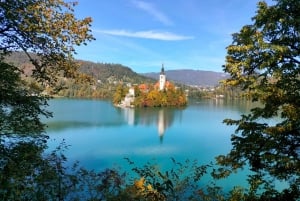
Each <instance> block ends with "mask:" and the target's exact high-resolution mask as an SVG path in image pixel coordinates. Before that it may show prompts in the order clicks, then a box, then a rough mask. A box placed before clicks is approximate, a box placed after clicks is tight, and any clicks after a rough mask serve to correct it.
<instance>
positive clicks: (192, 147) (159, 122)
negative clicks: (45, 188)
mask: <svg viewBox="0 0 300 201" xmlns="http://www.w3.org/2000/svg"><path fill="white" fill-rule="evenodd" d="M250 108H251V104H250V103H246V102H239V101H226V100H223V99H221V100H220V99H216V100H200V101H190V102H189V105H188V106H187V107H186V108H182V109H178V108H135V109H134V108H116V107H114V106H113V105H112V103H111V102H110V101H103V100H82V99H80V100H78V99H53V100H50V101H49V110H50V111H52V112H53V115H54V117H53V118H50V119H47V120H45V122H46V123H47V125H48V129H47V133H48V135H49V136H50V141H49V147H50V148H54V147H55V146H57V145H58V144H59V143H60V142H62V141H63V140H65V141H66V144H68V145H70V147H69V148H68V150H67V151H66V152H65V154H66V156H67V158H68V159H69V160H70V161H79V162H80V164H81V165H82V166H84V167H86V168H88V169H95V170H103V169H105V168H107V167H113V166H120V167H122V168H124V169H126V165H127V162H126V160H124V157H128V158H130V159H131V160H133V161H135V162H136V163H140V164H145V163H146V162H147V161H150V160H155V161H156V162H157V163H158V165H160V166H161V167H162V168H165V167H166V166H168V165H169V164H170V162H171V161H170V159H171V157H173V158H175V159H176V160H177V161H184V160H186V159H190V160H194V159H196V160H198V161H199V162H200V163H203V164H207V163H209V162H210V161H213V160H214V157H215V156H217V155H219V154H226V153H227V152H228V151H229V150H230V148H231V144H230V135H231V134H232V133H234V130H235V128H234V127H230V126H226V125H225V124H223V123H222V121H223V120H224V119H225V118H233V119H238V118H239V117H240V115H241V114H242V113H245V112H247V111H249V109H250ZM241 175H243V176H241ZM245 180H246V177H245V172H244V173H241V174H239V175H235V176H232V177H231V178H230V182H228V181H223V185H224V186H225V187H226V186H228V187H231V186H232V185H233V184H235V185H243V184H245Z"/></svg>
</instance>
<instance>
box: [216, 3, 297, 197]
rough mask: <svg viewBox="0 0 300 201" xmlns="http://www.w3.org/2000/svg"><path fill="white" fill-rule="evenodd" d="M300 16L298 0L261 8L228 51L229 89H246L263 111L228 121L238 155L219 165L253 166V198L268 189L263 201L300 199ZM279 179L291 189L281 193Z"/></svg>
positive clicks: (223, 159) (234, 152)
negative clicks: (277, 182) (232, 126)
mask: <svg viewBox="0 0 300 201" xmlns="http://www.w3.org/2000/svg"><path fill="white" fill-rule="evenodd" d="M299 13H300V1H298V0H276V3H275V4H274V5H272V6H268V5H267V4H266V3H265V2H259V3H258V10H257V14H256V16H255V17H254V18H253V20H254V23H253V24H251V25H246V26H244V27H243V28H242V29H241V30H240V32H239V33H235V34H234V35H233V43H232V45H230V46H228V47H227V57H226V64H225V66H224V70H225V72H228V73H230V75H231V78H230V79H228V80H227V81H226V84H227V85H228V86H239V87H241V88H242V89H243V91H244V92H245V93H246V94H247V95H248V96H249V97H251V98H252V101H259V102H261V103H262V105H263V106H262V107H256V108H254V109H252V110H251V113H250V114H245V115H242V117H241V119H239V120H231V119H227V120H225V123H226V124H228V125H237V130H236V134H234V135H232V138H231V140H232V144H233V148H232V150H231V151H230V153H229V154H227V155H226V156H219V157H218V161H219V163H220V164H222V165H224V166H227V167H228V169H229V170H230V169H231V170H236V169H238V168H242V167H243V166H245V165H247V164H248V165H249V166H250V168H251V169H252V170H253V171H254V172H255V175H252V176H250V177H249V183H250V184H251V193H253V194H254V193H257V192H258V190H259V189H260V188H262V189H264V190H265V192H264V191H263V193H262V195H261V198H262V200H271V199H272V200H280V197H281V196H283V195H284V196H285V197H289V199H288V200H297V199H299V197H300V189H299V186H300V169H299V167H300V128H299V125H300V102H299V100H300V79H299V78H300V77H299V75H300V61H299V56H300V47H299V38H300V21H299V19H300V15H299ZM268 122H269V123H268ZM268 178H269V179H268ZM274 179H275V180H280V181H284V182H287V183H288V187H287V189H286V190H284V191H282V192H277V191H276V189H275V187H274V186H273V185H272V182H273V180H274ZM286 200H287V199H286Z"/></svg>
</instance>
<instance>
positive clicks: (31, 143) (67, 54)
mask: <svg viewBox="0 0 300 201" xmlns="http://www.w3.org/2000/svg"><path fill="white" fill-rule="evenodd" d="M274 2H275V3H274V4H273V5H267V4H266V3H265V2H258V8H257V13H256V15H255V16H254V17H253V24H251V25H245V26H244V27H242V28H241V30H240V32H239V33H235V34H233V42H232V44H231V45H229V46H228V47H227V56H226V61H225V65H224V71H225V72H227V73H229V74H230V75H231V77H230V78H229V79H227V80H226V81H224V82H223V87H225V88H233V87H239V88H240V89H242V92H243V93H245V95H246V96H247V97H250V99H251V100H252V101H259V102H260V103H262V107H257V108H254V109H252V110H251V112H250V114H247V115H246V114H245V115H242V116H241V119H238V120H232V119H226V120H224V122H225V123H226V124H228V125H235V126H236V127H237V129H236V133H235V134H233V135H232V138H231V141H232V148H231V151H230V152H229V153H228V154H225V155H221V156H217V157H216V163H217V164H207V165H199V164H198V163H197V162H190V161H189V160H187V161H185V162H181V161H176V159H170V160H171V162H172V163H173V166H172V168H171V169H169V170H162V169H160V168H158V167H156V166H155V164H151V163H147V164H145V165H144V166H141V167H139V166H137V165H136V164H135V163H134V161H131V160H130V159H126V160H127V161H128V163H129V166H131V167H132V168H131V169H132V171H133V173H135V175H136V176H135V177H134V176H128V175H126V173H122V170H118V169H113V168H112V169H107V170H105V171H103V172H95V171H93V170H92V171H90V170H86V169H84V168H80V167H79V165H78V164H77V163H75V164H74V166H73V167H69V166H68V165H67V163H66V161H67V158H66V157H65V156H64V150H65V149H66V145H65V143H64V142H63V143H62V144H61V146H59V147H58V148H57V149H56V150H54V151H53V152H52V153H50V154H46V153H45V150H46V148H47V139H48V136H47V134H46V133H45V125H44V124H43V123H42V122H41V119H40V118H41V116H45V117H51V112H49V111H47V110H45V109H44V108H45V106H47V100H48V99H49V97H47V96H45V95H43V94H42V93H41V92H42V91H41V90H39V88H38V87H33V86H32V85H31V86H30V85H28V84H27V83H26V82H25V80H24V77H25V73H24V72H23V71H22V69H20V68H18V66H16V65H14V64H11V63H9V62H7V61H6V60H5V58H6V57H7V56H9V55H11V54H12V53H14V52H16V51H22V52H23V53H25V54H26V56H27V57H28V59H29V60H30V62H31V63H32V65H33V69H32V74H31V77H32V78H33V79H34V80H35V81H36V82H38V83H39V84H40V85H42V86H52V87H53V88H55V89H57V90H60V88H59V82H58V77H62V76H63V77H70V78H73V79H75V80H76V81H78V82H80V81H84V82H85V81H91V80H90V78H89V77H88V76H84V75H82V74H80V73H79V72H78V71H77V70H78V67H79V66H78V63H76V62H74V59H73V54H74V53H75V48H74V47H75V46H78V45H81V44H86V43H87V42H89V41H92V40H93V39H94V38H93V36H92V34H91V29H90V27H91V22H92V19H91V18H88V17H87V18H84V19H82V20H80V19H77V18H76V17H75V15H74V9H75V6H76V3H66V2H64V1H63V0H49V1H42V0H24V1H18V0H4V1H0V67H1V71H0V78H1V79H0V90H1V93H0V156H1V158H0V199H1V200H295V201H296V200H299V199H300V189H299V186H300V177H299V176H300V168H299V167H300V156H299V155H300V127H299V125H300V101H299V100H300V79H299V78H300V77H299V75H300V68H299V67H300V66H299V65H300V60H299V58H300V20H299V19H300V16H299V15H300V1H298V0H275V1H274ZM33 54H34V55H35V56H32V55H33ZM278 116H279V117H280V120H279V122H276V123H275V124H273V125H268V124H266V123H262V120H264V119H272V118H274V117H278ZM246 166H249V167H250V169H251V170H252V171H253V174H251V175H249V180H248V183H249V189H242V188H239V187H236V188H234V189H232V190H231V191H229V192H224V191H223V190H222V189H221V187H218V186H217V185H216V184H217V182H215V181H217V179H220V178H225V177H227V176H229V175H230V174H231V173H232V172H235V171H238V170H240V169H242V168H244V167H246ZM133 175H134V174H133ZM209 175H211V181H212V183H210V184H203V185H202V183H201V181H202V180H201V179H202V177H203V176H209ZM274 180H278V181H282V182H285V183H286V184H287V185H286V188H285V189H284V190H282V191H278V190H277V189H276V188H275V187H274V185H273V182H274ZM200 184H201V185H200Z"/></svg>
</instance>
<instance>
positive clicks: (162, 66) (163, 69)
mask: <svg viewBox="0 0 300 201" xmlns="http://www.w3.org/2000/svg"><path fill="white" fill-rule="evenodd" d="M160 74H161V75H164V74H165V68H164V63H162V65H161V71H160Z"/></svg>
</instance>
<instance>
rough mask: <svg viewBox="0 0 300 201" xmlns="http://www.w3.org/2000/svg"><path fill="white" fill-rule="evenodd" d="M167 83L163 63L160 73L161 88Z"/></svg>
mask: <svg viewBox="0 0 300 201" xmlns="http://www.w3.org/2000/svg"><path fill="white" fill-rule="evenodd" d="M165 85H166V75H165V68H164V64H162V66H161V71H160V75H159V90H164V89H165Z"/></svg>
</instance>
